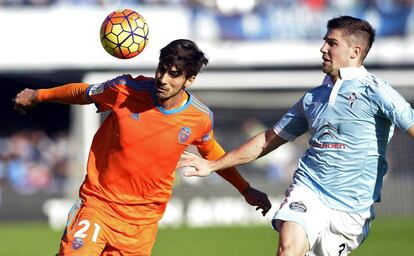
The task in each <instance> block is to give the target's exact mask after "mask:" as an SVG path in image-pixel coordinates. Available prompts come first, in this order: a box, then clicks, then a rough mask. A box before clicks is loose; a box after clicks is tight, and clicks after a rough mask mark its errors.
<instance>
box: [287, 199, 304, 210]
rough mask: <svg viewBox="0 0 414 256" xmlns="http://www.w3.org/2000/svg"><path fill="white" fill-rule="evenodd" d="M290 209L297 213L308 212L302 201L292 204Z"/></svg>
mask: <svg viewBox="0 0 414 256" xmlns="http://www.w3.org/2000/svg"><path fill="white" fill-rule="evenodd" d="M289 208H290V209H291V210H292V211H295V212H306V211H307V210H308V209H307V208H306V206H305V204H304V203H303V202H302V201H300V202H292V203H290V204H289Z"/></svg>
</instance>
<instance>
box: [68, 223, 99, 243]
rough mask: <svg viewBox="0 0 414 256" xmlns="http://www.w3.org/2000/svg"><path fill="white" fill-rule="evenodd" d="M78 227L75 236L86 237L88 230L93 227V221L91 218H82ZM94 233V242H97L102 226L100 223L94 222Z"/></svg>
mask: <svg viewBox="0 0 414 256" xmlns="http://www.w3.org/2000/svg"><path fill="white" fill-rule="evenodd" d="M77 228H79V229H78V230H77V231H76V232H75V234H74V235H73V236H74V237H79V238H82V239H83V238H86V237H87V236H88V235H87V232H88V230H89V228H91V222H90V221H89V220H81V221H79V223H78V225H77ZM92 228H93V234H92V239H91V240H92V242H94V243H96V241H97V240H98V235H99V232H100V231H101V226H99V224H97V223H94V224H93V227H92Z"/></svg>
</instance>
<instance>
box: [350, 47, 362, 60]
mask: <svg viewBox="0 0 414 256" xmlns="http://www.w3.org/2000/svg"><path fill="white" fill-rule="evenodd" d="M361 53H362V48H361V47H360V46H357V45H356V46H353V47H352V48H351V58H352V59H355V58H359V57H360V56H361Z"/></svg>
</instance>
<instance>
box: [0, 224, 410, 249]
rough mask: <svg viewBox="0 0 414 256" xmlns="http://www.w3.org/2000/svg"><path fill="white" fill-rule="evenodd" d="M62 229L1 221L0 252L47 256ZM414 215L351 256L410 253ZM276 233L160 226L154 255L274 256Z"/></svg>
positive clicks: (377, 233)
mask: <svg viewBox="0 0 414 256" xmlns="http://www.w3.org/2000/svg"><path fill="white" fill-rule="evenodd" d="M60 236H61V232H54V231H51V230H50V229H49V228H48V227H47V225H46V224H45V223H1V222H0V255H2V256H26V255H31V256H47V255H54V253H56V251H57V247H58V244H59V240H60ZM413 237H414V218H395V219H392V218H381V219H378V220H376V221H375V222H374V225H373V228H372V230H371V234H370V236H369V237H368V240H367V241H366V242H365V243H364V244H363V245H362V246H361V247H360V248H359V249H358V250H357V251H355V252H354V253H353V254H352V255H353V256H386V255H387V256H388V255H411V253H412V246H413V242H414V240H413ZM277 239H278V237H277V233H276V232H274V231H273V230H272V229H271V228H270V227H239V228H235V227H231V228H224V227H223V228H206V229H189V228H185V227H183V228H168V229H160V231H159V233H158V238H157V241H156V244H155V248H154V251H153V256H163V255H168V256H175V255H177V256H193V255H197V256H204V255H205V256H207V255H208V256H211V255H215V256H221V255H222V256H232V255H237V256H244V255H246V256H247V255H275V253H274V252H275V246H276V243H277Z"/></svg>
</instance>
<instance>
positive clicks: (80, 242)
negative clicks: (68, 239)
mask: <svg viewBox="0 0 414 256" xmlns="http://www.w3.org/2000/svg"><path fill="white" fill-rule="evenodd" d="M83 244H84V242H83V239H82V238H80V237H75V239H74V240H73V241H72V248H73V249H74V250H78V249H79V248H81V247H82V246H83Z"/></svg>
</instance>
